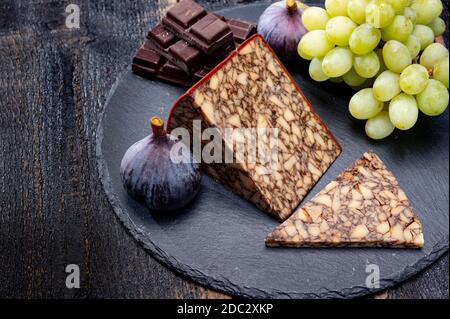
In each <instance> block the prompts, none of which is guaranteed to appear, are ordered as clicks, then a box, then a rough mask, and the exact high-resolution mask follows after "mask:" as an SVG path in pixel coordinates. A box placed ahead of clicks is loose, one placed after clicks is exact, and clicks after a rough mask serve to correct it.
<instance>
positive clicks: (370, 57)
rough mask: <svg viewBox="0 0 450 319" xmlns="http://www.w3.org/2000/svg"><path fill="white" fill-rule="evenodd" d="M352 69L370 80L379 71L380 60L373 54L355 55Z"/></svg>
mask: <svg viewBox="0 0 450 319" xmlns="http://www.w3.org/2000/svg"><path fill="white" fill-rule="evenodd" d="M353 67H354V68H355V71H356V73H358V74H359V75H360V76H362V77H364V78H367V79H368V78H372V77H374V76H375V75H377V73H378V71H379V70H380V60H379V59H378V56H377V54H376V53H375V52H373V51H372V52H370V53H368V54H366V55H355V59H354V61H353Z"/></svg>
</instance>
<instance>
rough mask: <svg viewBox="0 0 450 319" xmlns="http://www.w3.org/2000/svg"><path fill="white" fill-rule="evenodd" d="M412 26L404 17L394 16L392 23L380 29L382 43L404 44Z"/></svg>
mask: <svg viewBox="0 0 450 319" xmlns="http://www.w3.org/2000/svg"><path fill="white" fill-rule="evenodd" d="M413 29H414V25H413V23H412V22H411V20H409V19H408V18H405V17H404V16H395V18H394V21H392V23H391V24H390V25H388V26H387V27H386V28H383V29H381V38H382V39H383V41H389V40H397V41H400V42H405V41H406V40H408V37H409V35H410V34H411V33H412V31H413Z"/></svg>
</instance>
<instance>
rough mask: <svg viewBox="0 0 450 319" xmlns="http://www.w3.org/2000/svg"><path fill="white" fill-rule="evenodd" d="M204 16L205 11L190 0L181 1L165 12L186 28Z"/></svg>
mask: <svg viewBox="0 0 450 319" xmlns="http://www.w3.org/2000/svg"><path fill="white" fill-rule="evenodd" d="M205 15H206V11H205V9H203V8H202V7H201V6H200V5H199V4H197V3H196V2H195V1H192V0H182V1H181V2H179V3H178V4H176V5H175V6H174V7H172V9H170V10H169V11H168V12H167V16H168V17H170V18H172V19H173V20H175V21H176V22H177V23H178V24H180V25H181V26H183V27H184V28H187V27H189V26H191V25H192V24H194V23H195V22H197V21H198V20H200V19H201V18H202V17H204V16H205Z"/></svg>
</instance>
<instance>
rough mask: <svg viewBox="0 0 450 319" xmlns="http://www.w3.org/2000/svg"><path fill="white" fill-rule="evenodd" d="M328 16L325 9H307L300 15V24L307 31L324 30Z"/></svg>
mask: <svg viewBox="0 0 450 319" xmlns="http://www.w3.org/2000/svg"><path fill="white" fill-rule="evenodd" d="M328 20H330V16H329V15H328V13H327V11H326V10H325V9H322V8H319V7H309V8H307V9H306V10H305V11H303V14H302V22H303V25H304V26H305V28H306V29H307V30H308V31H313V30H325V26H326V25H327V22H328Z"/></svg>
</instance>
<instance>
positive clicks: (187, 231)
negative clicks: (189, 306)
mask: <svg viewBox="0 0 450 319" xmlns="http://www.w3.org/2000/svg"><path fill="white" fill-rule="evenodd" d="M264 8H265V5H248V6H241V7H234V8H229V9H227V10H224V11H221V12H220V13H221V14H223V15H225V16H227V17H234V18H238V19H246V20H250V21H257V19H258V17H259V15H260V14H261V13H262V11H263V10H264ZM288 69H289V70H290V71H291V73H292V74H293V75H294V77H295V79H296V80H297V82H298V83H299V84H300V87H301V88H302V90H303V92H304V93H305V95H306V96H307V98H308V99H309V100H310V102H311V103H312V105H313V107H314V108H315V110H316V111H317V112H318V113H319V115H320V116H321V117H322V118H323V119H324V121H325V122H326V123H327V124H328V126H329V127H330V129H331V131H332V132H333V133H334V134H335V136H336V137H337V139H338V141H339V142H340V143H341V145H342V146H343V153H342V155H341V156H340V157H339V158H338V159H337V161H336V162H335V163H334V164H333V165H332V167H331V168H330V169H329V170H328V172H327V173H326V174H325V175H324V176H323V177H322V178H321V180H320V181H319V183H318V184H317V185H316V186H315V187H314V188H313V189H312V191H311V192H310V193H309V195H308V196H307V198H306V199H305V200H304V202H306V201H307V200H309V199H310V198H311V197H312V196H313V195H314V194H316V193H317V192H318V191H320V190H321V189H322V188H323V187H324V186H325V185H326V184H327V183H329V182H330V181H331V180H333V179H334V178H335V177H336V176H337V175H338V174H339V173H340V172H342V171H343V170H344V169H345V168H346V167H347V166H348V165H350V164H351V163H352V162H353V161H354V160H356V159H357V158H358V157H360V156H361V154H362V153H363V152H365V151H367V150H369V149H372V150H374V151H375V152H376V153H377V154H378V155H379V156H380V157H381V158H382V160H383V161H384V162H385V163H386V164H387V166H388V167H389V168H390V169H391V170H392V171H393V172H394V174H395V175H396V176H397V178H398V180H399V182H400V184H401V185H402V186H403V188H404V190H405V191H406V193H407V195H408V196H409V198H410V201H411V203H412V206H413V208H414V209H415V211H416V212H417V213H418V215H419V217H420V219H421V221H422V223H423V226H424V235H425V247H424V248H423V249H421V250H411V249H357V248H353V249H345V248H339V249H332V248H327V249H312V248H311V249H293V248H276V249H274V248H266V247H265V245H264V239H265V237H266V235H267V234H268V233H269V232H270V231H271V230H272V229H273V228H275V227H276V226H277V225H278V222H277V221H276V220H274V219H273V218H271V217H269V216H268V215H266V214H265V213H263V212H261V211H259V210H258V209H256V208H255V207H254V206H253V205H252V204H250V203H248V202H246V201H244V200H242V199H241V198H239V197H238V196H236V195H234V194H232V193H231V192H230V191H229V190H227V189H226V188H225V187H223V186H222V185H220V184H218V183H216V182H214V181H213V180H211V179H210V178H209V177H208V176H205V177H204V178H203V182H202V183H203V185H202V188H201V191H200V193H199V195H198V197H197V198H196V199H195V200H194V202H193V203H191V204H190V205H189V206H188V207H186V208H185V209H184V210H183V211H181V212H179V213H177V215H166V216H161V215H155V214H152V213H151V212H149V211H148V210H147V208H146V207H144V206H142V205H141V204H139V203H137V202H135V201H134V200H133V199H131V198H130V197H129V196H128V195H127V194H126V192H125V191H124V189H123V188H122V184H121V181H120V176H119V167H120V162H121V159H122V156H123V154H124V153H125V151H126V150H127V148H128V147H129V146H130V145H131V144H133V143H134V142H136V141H137V140H139V139H142V138H143V137H145V136H146V135H148V134H149V127H148V119H149V118H150V117H151V116H154V115H161V116H163V118H166V119H167V115H168V112H169V110H170V108H171V106H172V105H173V103H174V102H175V100H176V99H177V98H178V97H179V96H180V95H181V94H182V93H183V92H184V91H185V90H184V89H182V88H179V87H175V86H172V85H169V84H166V83H162V82H159V81H156V80H155V81H152V80H148V79H143V78H140V77H138V76H135V75H134V74H133V73H132V72H131V71H127V72H125V73H124V74H122V75H121V76H120V78H119V79H118V80H117V82H116V84H115V85H114V87H113V88H112V90H111V93H110V97H109V99H108V101H107V103H106V106H105V110H104V115H103V118H102V120H101V123H100V125H99V128H98V131H97V156H98V165H99V172H100V177H101V179H102V182H103V185H104V189H105V192H106V194H107V196H108V198H109V200H110V202H111V205H112V207H113V209H114V211H115V213H116V214H117V216H118V217H119V218H120V220H121V221H122V222H123V223H124V224H125V226H126V228H127V229H128V230H129V231H130V233H131V234H132V236H133V237H134V238H136V240H138V241H139V242H140V243H141V244H142V245H143V246H144V247H145V248H146V249H147V250H148V251H149V252H150V253H151V254H152V255H153V256H154V257H156V258H157V259H158V260H160V261H161V262H162V263H164V264H165V265H167V266H168V267H170V268H172V269H174V270H175V271H177V272H178V273H180V274H182V275H185V276H187V277H189V278H191V279H193V280H194V281H196V282H198V283H200V284H204V285H206V286H209V287H212V288H215V289H217V290H220V291H223V292H226V293H229V294H232V295H236V296H241V297H259V298H265V297H269V298H284V297H291V298H298V297H309V298H314V297H357V296H361V295H365V294H368V293H372V292H375V291H377V290H380V289H384V288H387V287H390V286H392V285H394V284H396V283H399V282H401V281H403V280H406V279H407V278H409V277H410V276H412V275H414V274H416V273H417V272H419V271H421V270H422V269H424V268H425V267H427V266H428V265H430V264H431V263H432V262H434V261H435V260H436V259H437V258H438V257H439V256H441V255H442V254H443V253H445V252H446V251H447V250H448V243H449V237H448V232H449V226H448V225H449V218H448V213H449V209H448V207H449V132H448V123H449V119H448V110H447V111H446V113H445V114H444V115H443V116H441V117H438V118H429V117H424V116H421V117H420V119H419V122H418V124H417V125H416V126H415V127H414V128H413V129H412V130H410V131H408V132H398V131H396V132H395V133H394V134H393V135H392V136H391V137H389V138H388V139H386V140H383V141H379V142H375V141H371V140H369V139H368V138H366V137H365V134H364V123H361V122H358V121H355V120H353V119H352V118H351V117H350V116H349V115H348V111H347V104H348V100H349V98H350V97H351V94H352V92H351V91H350V90H348V89H347V88H345V87H344V86H341V85H336V84H332V83H325V84H318V83H314V82H313V81H312V80H311V79H310V78H309V76H308V73H307V68H306V65H305V64H303V63H301V62H299V63H296V64H295V65H288ZM369 265H377V266H378V267H379V271H380V283H379V287H378V288H368V287H367V285H366V279H367V276H368V275H369V274H370V270H371V269H372V268H371V267H368V266H369ZM137 275H139V274H137Z"/></svg>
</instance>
